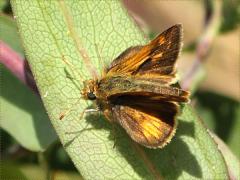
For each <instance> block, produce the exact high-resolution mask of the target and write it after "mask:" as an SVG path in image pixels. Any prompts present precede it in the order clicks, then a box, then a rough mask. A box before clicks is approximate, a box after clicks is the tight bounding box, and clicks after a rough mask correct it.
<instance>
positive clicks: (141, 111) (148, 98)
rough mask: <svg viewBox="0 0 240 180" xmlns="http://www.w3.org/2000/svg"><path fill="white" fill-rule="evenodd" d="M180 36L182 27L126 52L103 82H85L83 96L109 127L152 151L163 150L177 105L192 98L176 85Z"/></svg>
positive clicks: (174, 127)
mask: <svg viewBox="0 0 240 180" xmlns="http://www.w3.org/2000/svg"><path fill="white" fill-rule="evenodd" d="M181 36H182V27H181V25H175V26H173V27H171V28H169V29H168V30H166V31H164V32H163V33H162V34H160V35H159V36H158V37H156V38H155V39H154V40H152V41H151V42H150V43H149V44H147V45H145V46H135V47H130V48H128V49H127V50H125V51H124V52H123V53H122V54H121V55H120V56H118V57H117V58H116V59H115V60H114V61H113V62H112V63H111V64H110V66H109V67H108V69H107V70H106V72H105V73H104V76H103V77H102V78H101V79H98V80H89V81H87V82H86V83H85V88H84V89H83V92H82V95H83V97H84V98H85V99H88V100H94V101H96V104H97V105H98V107H99V109H100V110H101V111H102V112H103V114H104V115H105V117H106V118H107V119H108V120H109V121H110V122H113V123H118V124H120V125H121V126H122V127H123V128H124V129H125V130H126V132H127V133H128V134H129V136H130V137H131V138H132V139H133V140H134V141H136V142H137V143H139V144H141V145H143V146H146V147H149V148H160V147H163V146H165V145H166V144H167V143H168V142H169V141H170V140H171V139H172V137H173V135H174V133H175V130H176V124H177V123H176V116H177V115H178V109H179V106H178V104H179V103H181V102H188V97H189V93H188V92H187V91H184V90H182V89H181V88H180V87H179V86H176V85H173V84H174V83H175V82H176V78H175V62H176V59H177V57H178V54H179V51H180V49H181Z"/></svg>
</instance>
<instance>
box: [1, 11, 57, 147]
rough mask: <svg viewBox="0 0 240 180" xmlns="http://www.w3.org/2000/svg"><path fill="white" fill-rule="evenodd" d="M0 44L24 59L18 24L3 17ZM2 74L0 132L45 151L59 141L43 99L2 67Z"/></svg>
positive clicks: (24, 144)
mask: <svg viewBox="0 0 240 180" xmlns="http://www.w3.org/2000/svg"><path fill="white" fill-rule="evenodd" d="M0 27H1V29H0V40H2V41H4V42H5V43H7V44H8V45H9V46H10V47H11V48H13V49H14V50H15V51H17V52H18V53H19V54H21V55H22V56H23V48H22V46H21V43H20V39H19V36H18V33H17V27H16V24H15V22H14V21H13V20H12V19H10V18H9V17H7V16H1V17H0ZM0 72H1V96H0V106H1V122H0V125H1V128H3V129H4V130H5V131H7V132H8V133H9V134H11V136H13V137H14V138H15V139H16V140H17V141H18V142H19V143H20V144H21V145H22V146H23V147H25V148H27V149H29V150H32V151H43V150H45V149H46V148H47V147H48V146H49V145H50V144H51V143H52V142H54V141H55V140H56V139H57V136H56V133H55V132H54V129H53V128H52V126H51V123H50V120H49V118H48V116H47V114H46V112H45V109H44V107H43V105H42V102H41V99H40V98H39V97H37V96H36V94H34V93H33V92H32V91H31V90H30V89H29V88H27V87H26V86H25V85H23V84H22V83H21V82H20V81H19V80H18V79H16V77H14V76H13V75H12V74H11V73H10V72H9V71H8V70H6V69H5V68H4V67H3V66H2V65H0Z"/></svg>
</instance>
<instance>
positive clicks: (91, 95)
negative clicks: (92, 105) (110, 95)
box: [87, 92, 96, 100]
mask: <svg viewBox="0 0 240 180" xmlns="http://www.w3.org/2000/svg"><path fill="white" fill-rule="evenodd" d="M87 97H88V99H89V100H95V99H96V96H95V94H94V93H93V92H89V93H87Z"/></svg>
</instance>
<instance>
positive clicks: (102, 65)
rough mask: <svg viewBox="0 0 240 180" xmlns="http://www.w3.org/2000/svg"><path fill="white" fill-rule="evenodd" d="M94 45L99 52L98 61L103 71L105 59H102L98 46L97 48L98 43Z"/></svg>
mask: <svg viewBox="0 0 240 180" xmlns="http://www.w3.org/2000/svg"><path fill="white" fill-rule="evenodd" d="M94 45H95V49H96V52H97V56H98V60H99V61H100V63H101V67H102V68H103V69H105V64H104V63H103V59H102V56H101V54H100V51H99V49H98V46H97V44H96V43H95V44H94ZM103 72H104V71H103Z"/></svg>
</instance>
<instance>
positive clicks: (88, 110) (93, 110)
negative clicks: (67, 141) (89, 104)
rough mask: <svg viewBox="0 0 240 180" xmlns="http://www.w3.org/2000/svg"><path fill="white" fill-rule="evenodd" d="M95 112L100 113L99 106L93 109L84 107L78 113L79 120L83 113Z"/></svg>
mask: <svg viewBox="0 0 240 180" xmlns="http://www.w3.org/2000/svg"><path fill="white" fill-rule="evenodd" d="M96 112H98V113H100V108H99V107H97V108H95V109H85V110H83V112H82V113H81V114H80V120H81V119H82V118H83V116H84V114H85V113H96Z"/></svg>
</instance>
